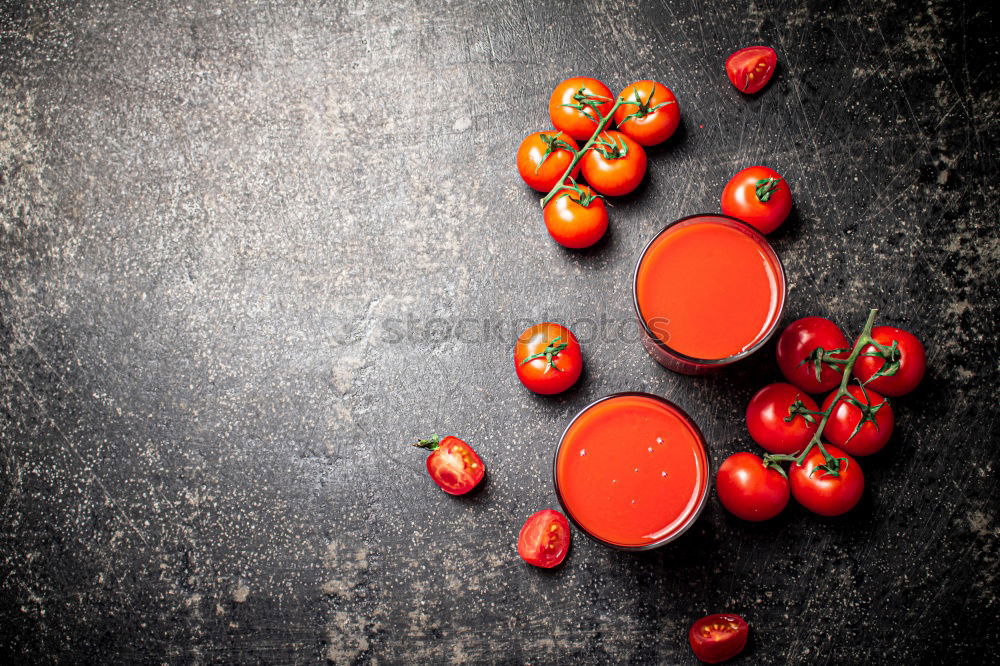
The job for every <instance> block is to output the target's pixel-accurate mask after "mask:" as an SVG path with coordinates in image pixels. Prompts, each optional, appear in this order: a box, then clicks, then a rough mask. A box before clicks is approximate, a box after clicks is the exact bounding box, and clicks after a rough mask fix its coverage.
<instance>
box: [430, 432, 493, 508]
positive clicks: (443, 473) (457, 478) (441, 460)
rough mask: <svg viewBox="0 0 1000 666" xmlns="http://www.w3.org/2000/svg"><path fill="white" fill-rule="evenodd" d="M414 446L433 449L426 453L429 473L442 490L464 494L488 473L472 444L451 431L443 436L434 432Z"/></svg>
mask: <svg viewBox="0 0 1000 666" xmlns="http://www.w3.org/2000/svg"><path fill="white" fill-rule="evenodd" d="M414 446H416V447H419V448H422V449H429V450H430V451H431V452H432V453H431V454H430V455H429V456H427V473H428V474H430V475H431V478H432V479H434V483H436V484H438V486H440V487H441V490H443V491H445V492H446V493H448V494H450V495H464V494H465V493H467V492H469V491H470V490H472V489H473V488H475V487H476V486H477V485H478V484H479V482H480V481H482V480H483V475H484V474H486V466H485V465H483V461H482V460H480V459H479V456H478V455H476V452H475V451H473V450H472V447H471V446H469V445H468V444H466V443H465V442H463V441H462V440H460V439H459V438H458V437H452V436H451V435H449V436H447V437H445V438H444V439H442V438H440V437H438V436H437V435H434V436H432V437H429V438H427V439H422V440H420V441H419V442H417V443H416V444H414Z"/></svg>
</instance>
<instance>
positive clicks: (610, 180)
mask: <svg viewBox="0 0 1000 666" xmlns="http://www.w3.org/2000/svg"><path fill="white" fill-rule="evenodd" d="M581 164H582V165H583V177H584V178H586V179H587V182H588V183H590V186H591V187H593V188H594V189H595V190H597V191H598V192H600V193H601V194H607V195H609V196H613V197H620V196H622V195H623V194H628V193H629V192H631V191H632V190H634V189H635V188H637V187H639V183H641V182H642V177H643V176H644V175H646V151H645V150H643V148H642V146H640V145H639V144H638V143H636V141H635V139H633V138H632V137H630V136H628V135H627V134H623V133H621V132H614V131H611V132H601V135H600V136H599V137H598V139H597V141H595V142H594V146H593V147H592V148H591V149H590V150H588V151H587V153H586V154H585V155H584V156H583V159H582V160H581Z"/></svg>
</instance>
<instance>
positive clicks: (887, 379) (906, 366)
mask: <svg viewBox="0 0 1000 666" xmlns="http://www.w3.org/2000/svg"><path fill="white" fill-rule="evenodd" d="M872 338H873V339H874V340H875V341H876V342H878V343H879V344H880V345H885V346H886V347H891V346H892V343H893V341H894V340H895V341H896V343H897V344H898V345H899V352H900V356H899V369H898V370H896V374H894V375H887V376H883V377H879V378H877V379H875V380H873V381H871V382H868V379H869V378H871V377H872V376H874V375H875V373H876V372H878V371H879V370H880V369H881V368H882V366H883V365H885V359H883V358H878V357H872V356H865V354H867V353H870V352H874V351H875V348H874V347H873V346H872V345H865V347H864V349H862V350H861V355H860V356H858V360H857V362H856V363H855V364H854V376H855V377H857V378H858V379H860V380H861V381H862V382H868V383H867V384H865V388H872V389H874V390H876V391H878V392H879V393H881V394H882V395H888V396H893V397H896V396H901V395H906V394H907V393H909V392H910V391H912V390H913V389H915V388H917V386H918V385H919V384H920V380H922V379H923V378H924V372H926V370H927V352H926V351H924V346H923V345H922V344H921V343H920V340H919V339H918V338H917V336H915V335H913V334H912V333H908V332H906V331H904V330H903V329H901V328H895V327H893V326H876V327H875V328H873V329H872Z"/></svg>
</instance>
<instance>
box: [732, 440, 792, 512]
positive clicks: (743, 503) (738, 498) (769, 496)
mask: <svg viewBox="0 0 1000 666" xmlns="http://www.w3.org/2000/svg"><path fill="white" fill-rule="evenodd" d="M715 490H716V492H717V493H719V501H720V502H722V506H724V507H726V510H727V511H729V513H731V514H733V515H734V516H736V517H737V518H742V519H743V520H750V521H753V522H758V521H761V520H769V519H771V518H774V517H775V516H777V515H778V514H779V513H781V511H782V510H783V509H784V508H785V507H786V506H787V505H788V494H789V490H788V479H786V478H785V475H784V474H782V473H781V472H779V471H778V470H776V469H774V468H769V467H764V461H763V460H761V458H760V456H755V455H754V454H752V453H734V454H733V455H731V456H729V457H728V458H726V460H725V461H724V462H723V463H722V465H721V466H720V467H719V473H718V474H716V476H715Z"/></svg>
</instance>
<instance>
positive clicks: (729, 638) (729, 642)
mask: <svg viewBox="0 0 1000 666" xmlns="http://www.w3.org/2000/svg"><path fill="white" fill-rule="evenodd" d="M749 633H750V627H749V625H747V622H746V620H744V619H743V618H742V617H740V616H739V615H733V614H732V613H716V614H714V615H706V616H705V617H703V618H701V619H699V620H697V621H695V623H694V624H692V625H691V629H690V631H688V642H689V643H690V644H691V649H692V650H693V651H694V656H696V657H698V659H700V660H701V661H703V662H705V663H706V664H718V663H720V662H723V661H726V660H727V659H732V658H733V657H735V656H736V655H738V654H739V653H740V652H743V648H745V647H746V645H747V636H748V635H749Z"/></svg>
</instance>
